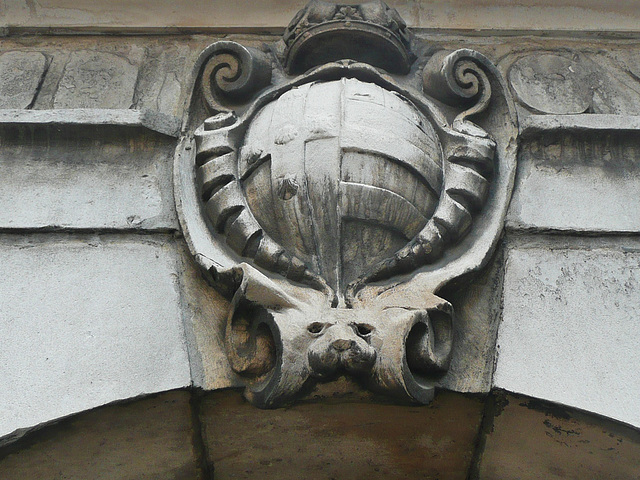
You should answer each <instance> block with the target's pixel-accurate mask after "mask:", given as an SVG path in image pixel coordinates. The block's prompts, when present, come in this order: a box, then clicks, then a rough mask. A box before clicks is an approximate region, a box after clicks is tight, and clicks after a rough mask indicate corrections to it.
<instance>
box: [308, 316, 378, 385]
mask: <svg viewBox="0 0 640 480" xmlns="http://www.w3.org/2000/svg"><path fill="white" fill-rule="evenodd" d="M373 330H374V327H373V326H371V325H368V324H366V323H355V322H353V323H351V322H344V321H331V322H313V323H311V324H310V325H309V326H308V327H307V331H308V332H309V335H311V336H312V338H313V341H312V343H311V344H310V345H309V350H308V352H307V355H308V359H309V367H310V369H311V375H312V376H314V377H318V378H327V377H331V376H332V375H334V374H336V373H338V372H340V371H342V370H344V371H346V372H348V373H351V374H358V373H365V372H367V371H369V370H370V369H371V367H373V365H374V363H375V361H376V351H375V350H374V348H373V347H372V346H371V344H370V341H371V340H370V339H371V334H372V332H373Z"/></svg>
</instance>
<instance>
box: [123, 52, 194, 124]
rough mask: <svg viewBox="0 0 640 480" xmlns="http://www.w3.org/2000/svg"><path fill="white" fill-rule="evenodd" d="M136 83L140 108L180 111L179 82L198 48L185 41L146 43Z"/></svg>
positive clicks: (137, 105) (175, 113) (170, 112)
mask: <svg viewBox="0 0 640 480" xmlns="http://www.w3.org/2000/svg"><path fill="white" fill-rule="evenodd" d="M144 49H145V54H144V58H143V60H142V63H141V65H140V72H139V75H138V82H137V85H136V93H135V97H136V104H135V107H136V108H139V109H147V110H152V111H158V112H162V113H164V114H167V115H181V114H182V107H183V103H184V98H183V96H182V84H183V82H184V81H185V80H186V79H187V78H188V77H189V73H190V69H191V65H193V63H195V57H196V56H197V50H192V49H191V48H190V45H188V44H186V43H184V42H176V41H174V42H169V41H166V42H163V43H159V44H158V43H154V44H151V45H145V46H144Z"/></svg>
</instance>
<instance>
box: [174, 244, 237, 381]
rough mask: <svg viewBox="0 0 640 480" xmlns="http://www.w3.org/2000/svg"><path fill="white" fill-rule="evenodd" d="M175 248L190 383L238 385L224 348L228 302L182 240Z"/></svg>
mask: <svg viewBox="0 0 640 480" xmlns="http://www.w3.org/2000/svg"><path fill="white" fill-rule="evenodd" d="M179 251H180V253H181V257H180V261H181V263H180V269H179V270H180V279H179V280H180V286H181V291H182V302H183V309H184V312H185V313H184V325H185V331H186V334H187V341H188V346H189V362H190V365H191V377H192V379H193V384H194V386H196V387H200V388H202V389H204V390H215V389H218V388H229V387H238V386H240V385H242V383H241V380H240V379H239V378H238V376H237V375H236V374H235V373H234V372H233V371H232V370H231V367H230V366H229V360H227V355H226V352H225V347H224V333H225V327H226V324H227V315H228V313H229V302H228V301H227V300H225V299H224V298H223V297H222V296H221V295H220V294H219V293H218V292H217V291H216V290H215V289H214V288H213V287H211V286H210V285H209V284H208V283H207V282H206V280H205V279H204V278H203V276H202V273H201V270H200V269H199V268H198V266H197V265H196V263H195V261H194V260H193V258H192V257H191V255H190V254H189V252H188V250H187V247H186V245H184V243H180V246H179Z"/></svg>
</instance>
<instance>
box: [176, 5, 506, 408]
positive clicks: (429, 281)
mask: <svg viewBox="0 0 640 480" xmlns="http://www.w3.org/2000/svg"><path fill="white" fill-rule="evenodd" d="M352 22H355V23H352ZM329 27H330V28H329ZM325 30H326V32H325ZM411 38H412V37H411V32H409V31H408V30H407V29H406V25H405V23H404V22H403V21H402V19H401V18H400V17H399V15H398V13H397V12H396V11H395V10H394V9H393V8H390V7H388V6H387V5H386V4H384V2H370V3H363V4H359V5H356V6H345V5H338V6H336V5H334V4H331V3H322V2H310V3H309V4H308V5H307V6H306V7H304V8H303V9H302V10H301V11H300V13H299V14H298V15H296V16H295V18H294V19H293V20H292V23H291V24H290V25H289V26H288V27H287V29H286V30H285V33H284V34H283V36H282V40H281V42H280V43H277V44H275V45H274V48H275V49H276V50H278V51H279V50H280V49H281V50H282V52H280V54H279V55H277V56H275V57H274V58H272V59H271V60H269V58H268V57H267V56H266V55H265V51H266V49H265V48H264V47H263V48H262V49H256V48H254V47H252V46H245V45H243V44H241V43H238V42H232V41H228V40H224V41H218V42H215V43H213V44H211V45H209V46H208V47H207V48H205V49H204V50H203V52H202V54H201V55H200V57H199V58H198V62H197V63H196V65H195V66H194V69H193V76H192V79H191V82H190V87H189V91H190V92H192V93H191V94H190V99H189V101H188V102H186V104H188V105H189V111H188V117H187V119H185V122H184V136H183V137H182V139H181V142H180V144H179V147H178V148H177V150H176V153H177V159H176V168H175V170H176V176H175V178H176V194H177V202H178V210H179V215H180V220H181V226H182V228H183V230H184V232H185V236H186V239H187V244H188V245H189V247H190V250H191V253H192V254H193V255H194V257H195V258H196V261H197V262H198V264H199V265H200V266H201V268H202V269H203V272H204V273H205V275H206V276H207V278H208V279H209V281H210V283H211V284H212V286H214V288H216V289H217V290H218V291H219V292H220V293H221V294H222V295H223V296H225V297H226V298H228V299H229V300H231V302H230V309H229V314H228V317H227V325H226V330H225V347H226V348H225V349H226V352H227V355H228V358H229V364H230V366H231V368H232V369H233V371H234V372H236V373H237V374H238V375H239V376H240V377H242V378H243V380H244V382H245V385H246V389H247V390H246V397H247V399H249V400H250V401H251V402H252V403H253V404H255V405H256V406H260V407H276V406H278V405H282V404H283V403H286V402H288V401H290V400H291V399H292V398H293V397H294V396H295V395H296V394H297V393H298V392H299V391H302V390H304V389H305V388H307V387H309V386H310V385H312V384H314V383H316V382H318V381H320V379H322V380H323V381H326V380H329V379H331V378H335V377H337V376H339V375H341V374H343V373H344V372H346V373H347V374H349V375H353V376H355V377H356V378H358V379H359V380H360V381H362V383H363V384H367V385H368V386H369V387H370V388H372V389H377V390H383V391H386V392H388V393H389V394H390V395H393V396H396V397H397V398H404V399H406V398H409V399H412V400H414V401H418V402H421V403H428V402H429V401H430V400H431V399H432V398H433V393H434V384H435V382H437V380H438V379H440V378H441V377H442V375H443V373H444V372H446V371H447V369H448V367H449V365H450V359H451V348H452V339H453V333H452V324H453V317H454V314H453V311H452V307H451V304H450V303H448V302H447V301H446V300H444V299H442V298H439V297H437V296H436V295H435V294H434V292H435V291H438V290H440V289H441V288H443V287H444V286H445V285H447V284H449V283H451V282H453V280H454V279H457V278H459V277H461V276H463V275H467V274H470V273H471V272H474V271H475V270H477V269H479V268H480V267H481V266H483V265H485V264H486V263H488V261H489V260H490V255H491V254H492V252H493V251H494V250H495V247H496V245H497V240H498V237H499V235H500V233H501V230H502V227H503V224H504V221H503V220H504V215H505V214H506V209H507V205H508V200H509V197H510V195H511V189H512V186H513V179H514V176H515V152H516V148H514V146H515V142H516V133H517V129H516V124H515V108H514V106H513V103H512V101H511V98H510V96H509V92H508V91H507V90H505V89H504V88H503V86H504V83H503V82H502V80H501V78H500V75H499V73H498V71H497V70H496V68H495V65H493V63H492V62H491V60H490V59H488V58H487V57H485V56H484V55H482V54H481V53H479V52H477V51H474V50H470V49H458V50H455V51H449V50H442V51H440V52H438V53H437V54H435V55H431V56H430V57H429V58H428V63H427V64H426V65H425V66H424V68H423V69H421V72H420V73H421V74H420V75H419V77H418V80H419V82H420V84H419V90H416V88H415V87H416V85H415V82H416V76H415V75H412V74H411V73H410V72H411V70H410V68H409V65H410V63H411V61H412V59H413V56H414V54H420V55H423V54H424V51H425V50H424V48H426V47H427V45H422V44H420V43H419V42H418V40H415V42H414V41H410V39H411ZM337 45H339V47H337ZM414 50H415V51H414ZM346 58H348V59H352V60H351V61H343V60H344V59H346ZM425 60H427V58H426V56H425ZM311 67H317V68H313V69H311V70H309V69H310V68H311ZM374 67H379V68H382V69H387V70H389V71H390V72H392V73H404V74H405V75H404V76H402V75H396V76H394V77H393V78H391V77H388V76H386V75H382V74H381V72H380V71H379V70H376V69H375V68H374ZM293 72H296V73H304V75H302V76H301V77H298V78H295V79H293V80H292V79H291V76H287V75H286V73H293ZM305 72H306V73H305ZM268 85H272V88H269V89H267V88H266V87H267V86H268ZM429 99H433V100H436V101H439V102H441V103H432V102H431V101H430V100H429ZM203 104H206V105H207V106H208V107H209V110H208V112H207V111H204V109H203V106H202V105H203ZM444 104H446V105H448V106H449V107H444V106H443V105H444ZM436 105H437V106H436ZM222 106H225V107H231V108H232V111H228V110H229V109H228V108H222ZM221 110H222V111H221ZM225 110H227V111H225ZM216 112H218V113H216ZM454 112H455V113H454ZM478 112H483V113H482V116H481V117H480V116H478V117H477V123H473V122H472V121H471V119H472V118H474V119H475V117H474V115H475V114H476V113H478ZM211 113H215V114H214V115H211ZM293 119H295V120H293ZM191 132H193V135H191ZM414 272H416V273H415V275H414V274H413V273H414ZM401 275H404V277H400V278H398V277H399V276H401ZM467 278H468V277H467ZM489 308H490V307H487V309H489ZM487 323H491V320H488V322H487ZM462 327H463V328H462V330H464V325H463V326H462ZM482 330H486V331H487V332H488V333H489V336H490V337H493V336H494V335H493V334H494V333H495V330H492V329H491V328H489V329H482ZM481 336H483V335H481ZM458 338H460V339H464V338H465V334H464V333H461V332H458ZM475 340H476V341H477V343H476V344H475V345H476V346H477V347H478V348H477V350H476V351H480V352H486V348H487V345H491V343H492V339H491V340H489V339H487V338H484V336H483V338H482V339H479V340H478V339H475ZM471 343H473V342H471ZM488 348H491V347H488ZM468 360H470V358H465V359H464V360H462V361H460V362H459V363H458V367H461V365H462V364H464V363H466V362H467V361H468ZM479 362H480V363H481V364H482V365H481V366H479V370H481V372H482V373H481V374H480V377H482V379H480V380H479V381H478V383H479V384H482V383H483V380H486V371H487V362H486V361H483V360H480V361H479ZM475 373H476V372H474V373H473V374H472V375H474V376H475ZM458 378H459V379H460V380H462V379H461V378H460V372H458ZM462 381H463V382H464V380H462ZM454 383H455V380H454ZM471 383H473V382H471ZM475 386H476V385H469V384H468V383H467V384H466V385H465V386H464V387H462V388H474V387H475ZM484 388H485V389H486V384H485V386H484Z"/></svg>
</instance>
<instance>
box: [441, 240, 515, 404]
mask: <svg viewBox="0 0 640 480" xmlns="http://www.w3.org/2000/svg"><path fill="white" fill-rule="evenodd" d="M503 264H504V254H503V252H502V250H498V252H496V254H495V255H494V259H493V261H492V263H491V264H490V266H489V267H487V268H486V269H485V270H484V271H483V272H482V273H481V274H480V275H478V276H477V277H476V278H474V279H473V280H471V281H470V282H469V283H467V284H465V286H464V287H463V288H461V289H459V290H458V291H456V292H454V293H451V294H446V295H444V296H445V297H446V298H447V300H449V301H450V302H451V303H452V305H453V308H454V311H455V315H456V316H455V322H454V324H453V336H454V337H453V352H452V355H451V364H450V365H449V370H448V371H447V373H446V374H445V375H444V376H443V377H442V378H441V379H440V381H439V385H440V386H441V387H443V388H447V389H450V390H454V391H457V392H473V393H478V392H488V391H489V390H490V389H491V376H492V374H493V368H494V352H495V347H496V338H497V336H498V325H499V324H500V319H501V313H502V310H501V308H502V280H503V275H504V270H503Z"/></svg>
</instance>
